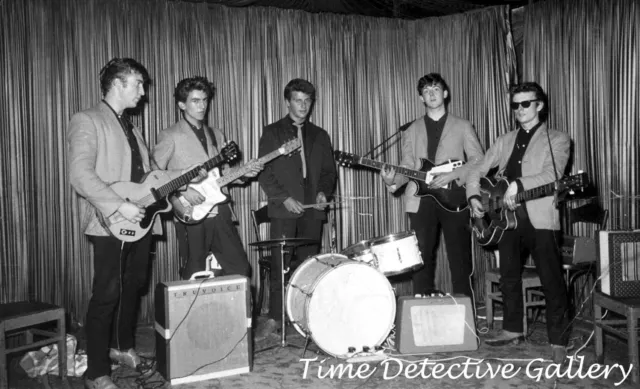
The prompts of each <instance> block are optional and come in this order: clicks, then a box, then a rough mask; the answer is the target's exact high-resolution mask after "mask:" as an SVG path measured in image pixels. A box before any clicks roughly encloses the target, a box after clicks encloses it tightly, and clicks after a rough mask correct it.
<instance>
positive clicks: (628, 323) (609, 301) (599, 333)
mask: <svg viewBox="0 0 640 389" xmlns="http://www.w3.org/2000/svg"><path fill="white" fill-rule="evenodd" d="M603 309H606V310H607V311H611V312H615V313H616V314H618V315H621V316H624V319H616V318H608V319H605V317H604V316H603V315H602V310H603ZM593 315H594V323H593V324H594V333H595V342H596V360H597V362H598V363H600V364H603V363H604V333H603V331H607V332H611V333H613V334H616V335H618V336H620V337H622V338H624V339H626V340H627V348H628V352H629V364H633V371H632V372H631V379H632V381H633V382H634V383H635V384H639V383H640V374H639V370H638V369H639V367H640V356H638V329H639V328H640V327H639V326H638V320H639V319H640V297H633V298H616V297H611V296H609V295H606V294H604V293H601V292H599V291H596V292H595V293H594V295H593Z"/></svg>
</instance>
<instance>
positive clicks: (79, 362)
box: [20, 334, 87, 378]
mask: <svg viewBox="0 0 640 389" xmlns="http://www.w3.org/2000/svg"><path fill="white" fill-rule="evenodd" d="M77 345H78V341H77V340H76V338H75V336H73V335H69V334H67V376H68V377H81V376H82V375H83V374H84V372H85V371H86V370H87V354H85V353H84V352H82V353H79V354H76V346H77ZM20 366H21V367H22V368H23V369H24V371H25V372H26V373H27V375H28V376H29V377H31V378H35V377H37V376H41V375H45V374H55V375H59V372H58V345H57V344H53V345H48V346H44V347H42V348H41V349H40V350H38V351H29V352H28V353H26V354H25V355H24V356H23V357H22V359H20Z"/></svg>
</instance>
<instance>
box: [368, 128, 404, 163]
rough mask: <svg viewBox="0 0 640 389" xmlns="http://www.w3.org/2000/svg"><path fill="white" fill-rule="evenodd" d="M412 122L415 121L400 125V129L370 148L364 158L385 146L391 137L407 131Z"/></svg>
mask: <svg viewBox="0 0 640 389" xmlns="http://www.w3.org/2000/svg"><path fill="white" fill-rule="evenodd" d="M411 123H413V121H411V122H409V123H405V124H403V125H402V126H400V128H398V131H396V132H394V133H393V134H391V135H390V136H389V137H388V138H387V139H385V140H383V141H382V142H380V143H379V144H378V145H377V146H376V147H374V148H372V149H371V150H369V152H368V153H366V154H365V155H363V156H362V158H366V157H367V156H369V155H371V154H372V153H373V152H374V151H376V150H377V149H379V148H380V147H382V146H384V145H385V144H386V143H387V142H388V141H389V140H390V139H391V138H393V137H394V136H396V135H398V134H399V133H401V132H404V131H406V130H407V128H409V126H410V125H411Z"/></svg>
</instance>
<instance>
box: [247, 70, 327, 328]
mask: <svg viewBox="0 0 640 389" xmlns="http://www.w3.org/2000/svg"><path fill="white" fill-rule="evenodd" d="M315 92H316V91H315V88H314V86H313V85H312V84H311V83H310V82H308V81H306V80H302V79H294V80H291V81H290V82H289V83H288V84H287V86H286V87H285V89H284V98H285V100H286V103H287V108H288V110H289V113H288V115H287V116H285V117H284V118H282V119H280V120H279V121H277V122H275V123H272V124H270V125H268V126H266V127H265V128H264V131H263V133H262V137H261V138H260V148H259V155H260V156H262V155H265V154H267V153H269V152H271V151H273V150H275V149H277V148H278V147H280V146H281V145H282V144H283V143H285V142H286V141H288V140H291V139H292V138H295V137H299V138H302V144H303V146H302V147H301V151H300V153H299V154H296V155H294V156H292V157H285V158H278V159H276V160H274V161H272V162H270V163H269V164H267V165H266V166H265V169H264V171H263V172H262V173H261V174H260V176H259V177H258V180H259V181H260V185H261V186H262V189H263V190H264V191H265V193H266V194H267V196H268V198H269V199H268V201H269V202H268V213H269V218H270V219H271V238H272V239H276V238H282V237H297V238H309V239H313V240H318V241H319V240H320V238H321V234H322V224H323V221H324V220H326V213H325V211H324V209H325V208H326V207H325V206H324V205H322V204H323V203H326V202H327V198H328V197H330V196H331V194H332V193H333V190H334V186H335V181H336V166H335V162H334V159H333V149H332V147H331V140H330V139H329V134H327V132H326V131H325V130H323V129H322V128H320V127H318V126H316V125H314V124H313V123H310V122H309V121H308V116H309V113H310V112H311V108H312V106H313V103H314V101H315ZM310 204H318V205H316V206H314V207H311V208H307V209H305V208H303V205H310ZM319 251H320V245H319V244H318V245H309V246H300V247H298V248H297V250H296V257H297V258H298V259H300V260H304V259H305V258H307V257H309V256H313V255H315V254H317V253H318V252H319ZM271 258H272V259H273V260H272V265H271V266H272V267H271V279H270V281H271V292H270V301H269V316H270V319H269V320H268V321H267V323H266V325H265V326H262V328H261V329H259V330H258V333H257V334H256V335H257V336H264V335H266V334H268V333H269V332H272V331H273V330H275V329H276V328H277V327H278V325H279V324H281V323H279V321H280V320H281V318H282V300H281V299H282V295H281V293H282V289H281V288H282V285H281V280H280V277H281V272H282V268H281V259H280V250H279V249H274V250H273V252H272V255H271Z"/></svg>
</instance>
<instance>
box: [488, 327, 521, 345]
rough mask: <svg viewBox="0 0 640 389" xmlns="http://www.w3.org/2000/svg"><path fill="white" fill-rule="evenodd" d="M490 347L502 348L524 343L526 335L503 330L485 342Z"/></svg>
mask: <svg viewBox="0 0 640 389" xmlns="http://www.w3.org/2000/svg"><path fill="white" fill-rule="evenodd" d="M484 342H485V343H486V344H487V345H489V346H494V347H500V346H506V345H508V344H514V345H515V344H520V342H524V335H523V334H522V333H521V332H511V331H506V330H502V331H500V332H499V333H498V334H497V335H496V336H494V337H493V338H491V339H487V340H485V341H484Z"/></svg>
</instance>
